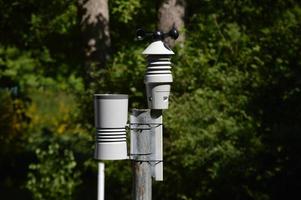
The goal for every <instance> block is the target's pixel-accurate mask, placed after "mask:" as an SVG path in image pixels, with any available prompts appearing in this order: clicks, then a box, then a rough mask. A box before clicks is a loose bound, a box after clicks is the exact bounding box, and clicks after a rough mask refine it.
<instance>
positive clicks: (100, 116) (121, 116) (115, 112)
mask: <svg viewBox="0 0 301 200" xmlns="http://www.w3.org/2000/svg"><path fill="white" fill-rule="evenodd" d="M94 111H95V127H96V147H95V154H94V156H95V159H97V160H122V159H127V157H128V156H127V145H126V130H125V127H126V124H127V116H128V95H124V94H95V95H94Z"/></svg>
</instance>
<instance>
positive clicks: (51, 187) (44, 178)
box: [26, 143, 80, 200]
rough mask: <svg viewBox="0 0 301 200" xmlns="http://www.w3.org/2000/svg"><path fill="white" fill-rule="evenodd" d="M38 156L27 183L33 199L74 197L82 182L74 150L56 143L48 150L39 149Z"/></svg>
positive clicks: (31, 166) (30, 167)
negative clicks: (63, 148) (74, 192)
mask: <svg viewBox="0 0 301 200" xmlns="http://www.w3.org/2000/svg"><path fill="white" fill-rule="evenodd" d="M60 151H63V152H60ZM36 156H37V160H38V163H37V164H31V165H29V169H30V170H29V173H28V182H27V185H26V187H27V188H28V189H29V190H30V191H31V192H32V194H33V199H36V200H44V199H72V194H73V191H74V189H75V188H76V186H78V185H79V184H80V179H79V177H80V172H79V171H78V170H76V168H75V167H76V161H75V158H74V155H73V153H72V151H70V150H68V149H65V150H62V149H60V146H59V144H57V143H56V144H51V145H49V146H48V149H46V150H42V149H37V150H36Z"/></svg>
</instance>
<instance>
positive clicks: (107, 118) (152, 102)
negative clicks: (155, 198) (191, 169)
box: [94, 28, 179, 200]
mask: <svg viewBox="0 0 301 200" xmlns="http://www.w3.org/2000/svg"><path fill="white" fill-rule="evenodd" d="M178 36H179V33H178V31H177V30H176V29H175V28H172V29H171V30H170V31H169V32H167V33H163V32H162V31H154V32H147V31H144V30H143V29H138V30H137V31H136V38H137V39H138V40H144V39H146V38H152V42H151V44H150V45H149V46H148V47H147V48H146V49H145V50H144V51H143V52H142V54H143V55H145V56H146V60H147V68H146V73H145V76H144V83H145V86H146V95H147V97H146V99H147V103H148V108H147V109H132V111H131V113H130V114H129V115H130V117H129V120H128V95H126V94H95V95H94V115H95V128H96V134H95V152H94V158H95V159H96V160H98V161H101V160H124V159H129V160H131V161H132V166H133V167H132V169H133V188H132V190H133V199H134V200H151V199H152V178H153V179H154V180H155V181H163V117H162V112H163V110H166V109H168V104H169V95H170V89H171V83H172V82H173V78H172V73H171V69H172V66H171V56H172V55H174V52H173V51H172V50H171V49H170V48H169V47H168V46H167V45H166V44H165V43H164V39H165V38H167V37H171V38H172V39H174V40H176V39H177V38H178ZM127 129H128V130H130V133H129V135H130V151H129V153H128V150H127V133H126V130H127ZM98 166H99V171H98V200H104V164H103V163H102V162H99V165H98Z"/></svg>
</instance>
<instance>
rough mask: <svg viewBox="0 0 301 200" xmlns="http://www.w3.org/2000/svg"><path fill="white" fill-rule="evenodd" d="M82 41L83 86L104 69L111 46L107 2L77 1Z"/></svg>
mask: <svg viewBox="0 0 301 200" xmlns="http://www.w3.org/2000/svg"><path fill="white" fill-rule="evenodd" d="M78 8H79V9H78V11H79V17H80V20H81V21H80V22H81V23H80V26H81V32H82V39H83V49H84V59H85V60H84V62H85V72H86V74H85V84H86V86H88V85H90V83H92V82H94V81H96V80H95V79H97V74H98V73H97V71H99V69H100V68H104V67H105V65H106V61H107V60H108V57H109V49H110V46H111V39H110V30H109V8H108V0H78Z"/></svg>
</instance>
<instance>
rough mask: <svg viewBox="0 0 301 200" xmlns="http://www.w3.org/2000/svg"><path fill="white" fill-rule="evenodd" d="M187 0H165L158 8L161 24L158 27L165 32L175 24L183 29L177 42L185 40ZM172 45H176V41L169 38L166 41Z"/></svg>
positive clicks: (179, 28)
mask: <svg viewBox="0 0 301 200" xmlns="http://www.w3.org/2000/svg"><path fill="white" fill-rule="evenodd" d="M185 7H186V1H185V0H163V1H162V3H161V5H160V8H159V10H158V19H159V24H158V28H159V29H160V30H162V31H163V32H168V31H169V30H170V29H171V28H172V27H173V26H175V27H176V28H177V29H178V30H180V31H181V34H180V36H179V38H178V39H177V41H176V42H179V43H180V42H184V40H185V33H184V18H185ZM165 42H166V43H167V44H168V45H169V46H170V47H173V46H174V45H175V41H174V40H173V39H171V38H167V39H166V41H165Z"/></svg>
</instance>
